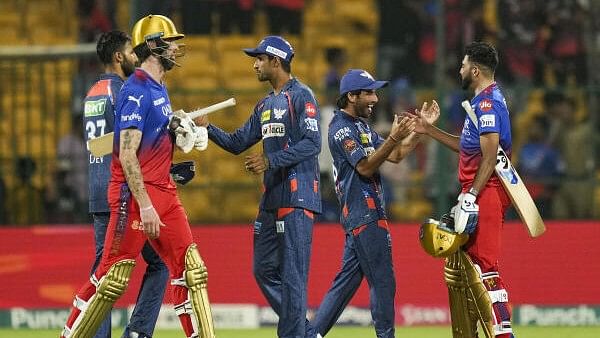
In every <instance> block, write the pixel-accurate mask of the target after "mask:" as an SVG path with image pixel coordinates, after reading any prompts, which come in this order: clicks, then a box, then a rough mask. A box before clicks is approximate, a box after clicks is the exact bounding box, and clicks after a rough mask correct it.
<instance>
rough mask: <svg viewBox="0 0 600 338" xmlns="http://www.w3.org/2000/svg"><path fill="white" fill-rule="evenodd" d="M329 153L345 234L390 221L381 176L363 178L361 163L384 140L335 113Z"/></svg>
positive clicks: (356, 121)
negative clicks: (365, 226)
mask: <svg viewBox="0 0 600 338" xmlns="http://www.w3.org/2000/svg"><path fill="white" fill-rule="evenodd" d="M328 139H329V150H330V151H331V156H332V157H333V177H334V180H335V191H336V193H337V196H338V200H339V202H340V207H341V209H342V212H341V215H340V221H341V223H342V225H343V226H344V228H345V229H346V231H351V230H352V229H354V228H357V227H359V226H361V225H364V224H367V223H370V222H376V221H378V220H384V219H387V215H386V213H385V202H384V199H383V187H382V185H381V177H380V175H379V171H377V172H376V173H375V174H374V175H373V176H372V177H364V176H361V175H360V174H359V173H358V171H357V170H356V165H357V164H358V162H359V161H360V160H362V159H363V158H365V157H367V156H369V155H370V154H372V153H374V152H375V150H376V149H377V148H379V147H380V146H381V144H383V142H384V139H383V138H382V137H381V136H379V134H377V133H376V132H375V131H372V130H371V128H370V127H369V125H368V124H367V123H366V122H365V121H363V120H362V119H360V118H355V117H353V116H351V115H349V114H347V113H345V112H343V111H341V110H336V111H335V113H334V116H333V119H332V120H331V123H330V124H329V133H328Z"/></svg>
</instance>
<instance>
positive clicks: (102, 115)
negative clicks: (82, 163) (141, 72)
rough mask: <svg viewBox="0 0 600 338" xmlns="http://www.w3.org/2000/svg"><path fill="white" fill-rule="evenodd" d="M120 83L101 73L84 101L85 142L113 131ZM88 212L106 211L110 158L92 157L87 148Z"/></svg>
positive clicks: (119, 79)
mask: <svg viewBox="0 0 600 338" xmlns="http://www.w3.org/2000/svg"><path fill="white" fill-rule="evenodd" d="M122 86H123V80H122V79H121V77H120V76H119V75H117V74H114V73H111V74H102V75H100V77H99V78H98V80H97V81H96V83H94V85H93V86H92V87H91V88H90V90H89V91H88V93H87V95H86V97H85V99H84V101H83V107H84V109H83V127H84V137H85V141H86V144H87V141H89V140H91V139H94V138H96V137H100V136H102V135H104V134H107V133H110V132H112V131H113V129H114V128H113V125H114V119H115V105H116V103H117V96H118V94H119V91H120V90H121V87H122ZM88 160H89V166H88V173H89V176H88V177H89V182H88V185H89V198H90V200H89V212H90V213H96V212H109V208H108V200H107V197H106V191H107V190H108V180H109V179H110V162H111V155H110V154H109V155H105V156H102V157H95V156H94V155H92V153H91V152H90V151H89V149H88Z"/></svg>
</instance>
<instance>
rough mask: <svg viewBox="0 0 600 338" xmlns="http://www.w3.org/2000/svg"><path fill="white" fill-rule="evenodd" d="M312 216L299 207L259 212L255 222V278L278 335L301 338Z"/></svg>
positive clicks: (302, 335) (305, 300) (303, 322)
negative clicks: (271, 314) (276, 322)
mask: <svg viewBox="0 0 600 338" xmlns="http://www.w3.org/2000/svg"><path fill="white" fill-rule="evenodd" d="M313 223H314V215H313V213H312V212H310V211H308V210H305V209H300V208H281V209H278V210H260V211H259V213H258V217H257V218H256V222H255V223H254V268H253V270H254V277H255V278H256V282H257V283H258V286H259V287H260V289H261V291H262V293H263V294H264V295H265V297H266V298H267V301H268V302H269V304H270V305H271V307H272V308H273V310H274V311H275V313H277V315H278V316H279V323H278V325H277V335H278V336H279V337H282V338H292V337H293V338H303V337H304V334H305V332H304V331H305V324H306V303H307V295H306V293H307V287H306V284H307V280H308V265H309V262H310V249H311V243H312V229H313Z"/></svg>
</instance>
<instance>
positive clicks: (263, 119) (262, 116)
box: [260, 109, 271, 122]
mask: <svg viewBox="0 0 600 338" xmlns="http://www.w3.org/2000/svg"><path fill="white" fill-rule="evenodd" d="M270 119H271V109H269V110H265V111H264V112H262V113H261V114H260V122H267V121H269V120H270Z"/></svg>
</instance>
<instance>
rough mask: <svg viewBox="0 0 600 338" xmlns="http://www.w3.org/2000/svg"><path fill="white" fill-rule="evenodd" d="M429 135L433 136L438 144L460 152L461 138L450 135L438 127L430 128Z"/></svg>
mask: <svg viewBox="0 0 600 338" xmlns="http://www.w3.org/2000/svg"><path fill="white" fill-rule="evenodd" d="M427 135H429V136H431V137H432V138H434V139H435V140H437V141H438V142H440V143H442V144H443V145H445V146H446V147H448V148H450V149H452V150H453V151H455V152H457V153H458V152H459V150H460V148H459V146H460V137H458V136H456V135H452V134H449V133H447V132H445V131H443V130H441V129H440V128H438V127H436V126H430V127H429V128H428V130H427Z"/></svg>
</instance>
